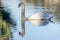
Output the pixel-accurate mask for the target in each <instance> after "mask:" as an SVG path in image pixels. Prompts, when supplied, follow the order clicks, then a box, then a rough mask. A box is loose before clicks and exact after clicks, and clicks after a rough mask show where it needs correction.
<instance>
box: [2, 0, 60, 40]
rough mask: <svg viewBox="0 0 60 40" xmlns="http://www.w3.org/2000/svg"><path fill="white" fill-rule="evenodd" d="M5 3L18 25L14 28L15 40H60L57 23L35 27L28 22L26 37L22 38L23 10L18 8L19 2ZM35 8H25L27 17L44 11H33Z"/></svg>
mask: <svg viewBox="0 0 60 40" xmlns="http://www.w3.org/2000/svg"><path fill="white" fill-rule="evenodd" d="M3 2H4V5H5V7H7V9H9V10H10V11H9V12H11V15H13V16H12V18H13V19H14V20H15V21H16V23H17V26H16V28H12V32H13V40H60V25H59V24H57V23H49V24H48V25H46V26H35V25H32V24H31V23H29V22H27V21H26V22H25V30H26V31H25V36H24V37H21V36H20V35H19V32H20V31H21V8H18V3H19V0H8V1H7V0H4V1H3ZM33 7H34V6H33ZM33 7H32V6H25V9H26V10H25V17H29V16H30V15H32V14H34V13H39V12H42V11H43V10H40V9H33ZM39 10H40V11H39ZM14 29H16V30H14Z"/></svg>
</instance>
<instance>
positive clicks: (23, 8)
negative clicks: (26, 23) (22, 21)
mask: <svg viewBox="0 0 60 40" xmlns="http://www.w3.org/2000/svg"><path fill="white" fill-rule="evenodd" d="M21 7H22V14H21V15H22V16H24V15H25V5H24V4H22V6H21Z"/></svg>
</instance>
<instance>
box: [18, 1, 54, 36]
mask: <svg viewBox="0 0 60 40" xmlns="http://www.w3.org/2000/svg"><path fill="white" fill-rule="evenodd" d="M20 6H21V7H22V13H21V18H22V21H21V22H22V23H21V24H22V32H19V34H20V35H22V36H23V35H24V34H25V21H24V20H25V5H24V3H23V2H21V3H19V6H18V7H20ZM51 18H52V17H50V18H49V15H48V14H46V13H42V14H40V13H37V14H34V15H32V16H30V17H29V18H27V19H26V20H28V21H29V22H31V23H32V24H35V25H39V26H41V25H42V26H45V25H47V24H48V23H49V21H50V22H53V21H51Z"/></svg>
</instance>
